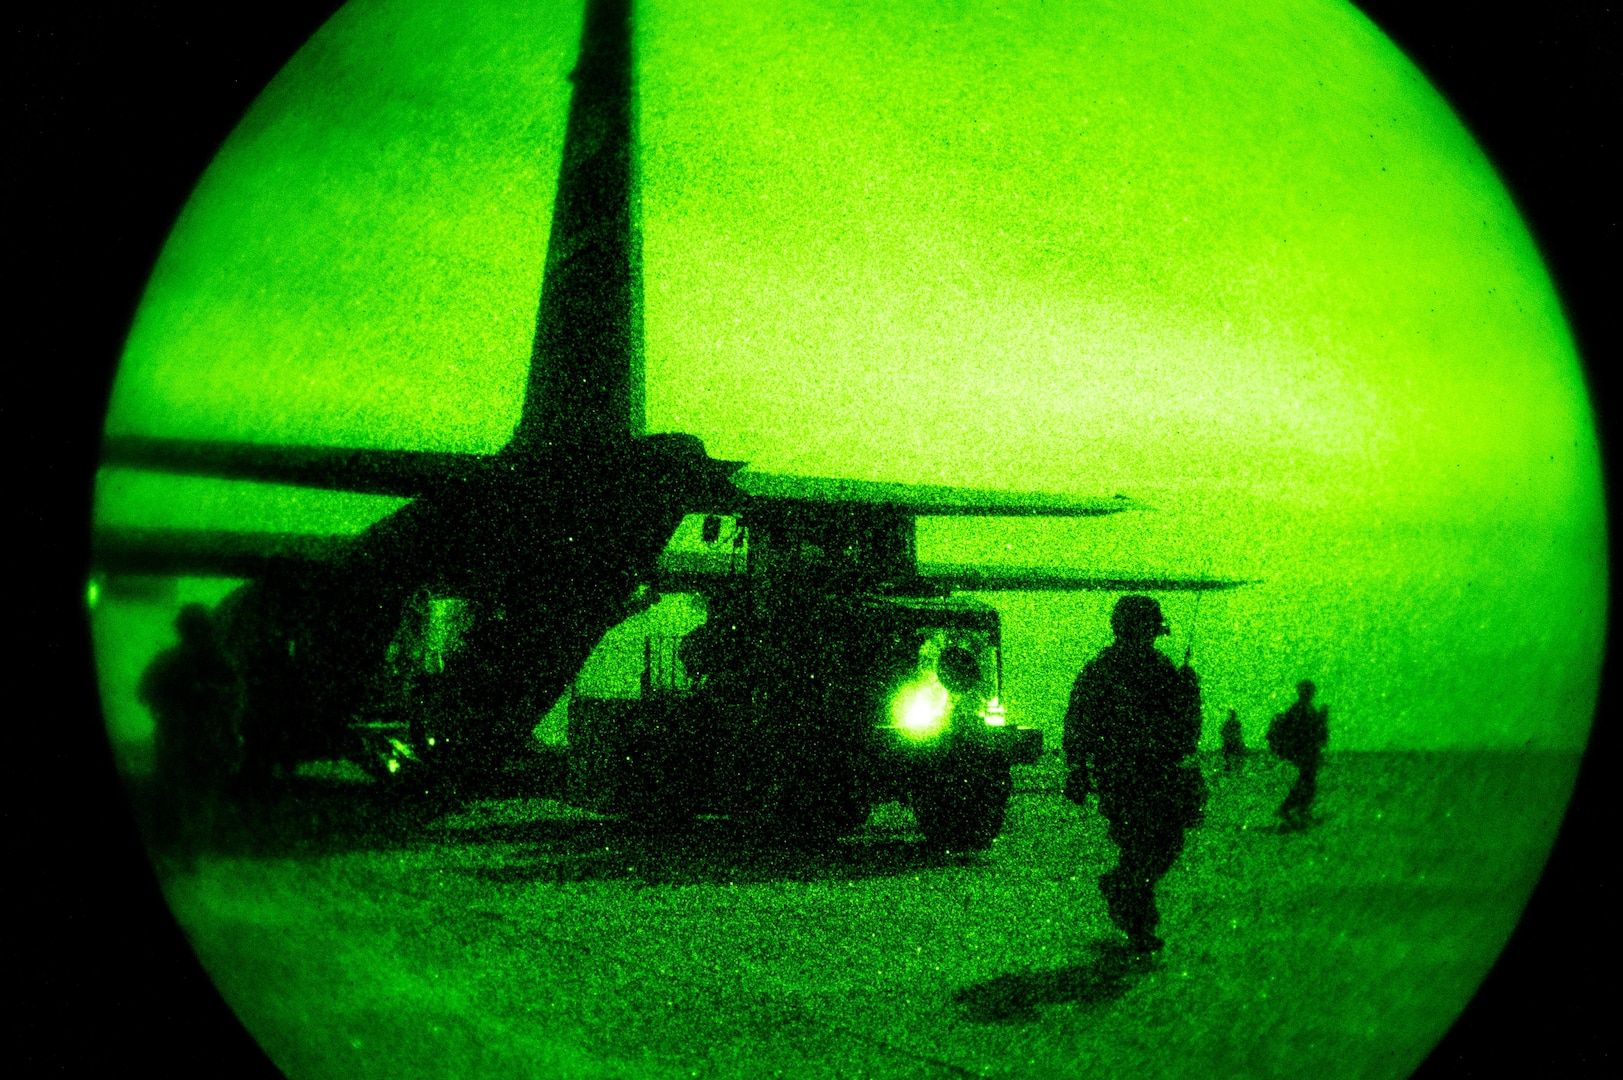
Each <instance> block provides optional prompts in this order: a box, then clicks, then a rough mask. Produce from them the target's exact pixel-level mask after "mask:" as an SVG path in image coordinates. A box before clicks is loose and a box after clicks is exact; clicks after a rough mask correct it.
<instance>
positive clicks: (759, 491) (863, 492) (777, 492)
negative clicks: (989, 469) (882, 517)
mask: <svg viewBox="0 0 1623 1080" xmlns="http://www.w3.org/2000/svg"><path fill="white" fill-rule="evenodd" d="M733 484H734V485H735V486H736V487H738V488H739V489H740V490H741V491H743V492H744V493H745V494H746V495H748V496H749V497H750V498H754V499H784V500H793V501H799V502H826V503H866V504H869V505H872V506H886V507H891V508H893V509H896V510H900V511H901V512H903V513H907V514H917V515H925V516H929V515H962V516H967V517H1038V516H1042V517H1098V516H1100V515H1103V514H1115V513H1120V512H1121V511H1123V510H1141V509H1143V508H1144V507H1143V506H1142V504H1140V503H1136V502H1134V501H1133V500H1132V499H1129V498H1128V497H1127V496H1125V495H1113V496H1111V497H1109V498H1103V499H1101V498H1085V497H1081V496H1076V495H1051V494H1047V493H1044V492H1037V491H998V490H994V489H991V488H960V487H945V486H942V485H938V484H888V483H878V482H875V481H871V480H835V479H830V478H828V477H821V476H783V475H779V474H775V473H763V472H755V471H753V470H750V469H745V470H743V471H741V472H737V473H734V474H733Z"/></svg>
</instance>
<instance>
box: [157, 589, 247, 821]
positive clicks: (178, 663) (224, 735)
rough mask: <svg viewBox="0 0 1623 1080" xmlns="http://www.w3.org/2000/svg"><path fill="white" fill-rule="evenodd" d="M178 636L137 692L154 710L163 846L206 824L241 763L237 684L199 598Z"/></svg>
mask: <svg viewBox="0 0 1623 1080" xmlns="http://www.w3.org/2000/svg"><path fill="white" fill-rule="evenodd" d="M175 630H176V632H177V634H178V635H179V637H180V640H179V642H178V643H177V644H176V645H174V646H173V647H171V648H169V649H166V650H164V651H163V652H161V653H159V654H158V656H157V657H156V658H155V659H154V660H153V662H152V663H151V664H150V665H149V666H148V667H147V669H146V671H145V673H144V674H143V675H142V676H141V682H140V685H139V687H138V688H137V695H138V696H139V698H140V700H141V703H142V704H143V705H145V706H146V707H147V708H148V709H150V710H151V711H152V719H153V725H154V726H153V734H152V749H153V758H154V775H153V780H154V784H155V787H156V805H155V820H154V822H153V824H154V828H155V829H156V832H157V836H156V837H155V839H156V840H157V842H158V843H159V844H160V845H169V844H173V843H175V842H177V841H182V840H184V839H185V838H187V837H192V836H195V835H196V834H197V833H198V832H199V831H200V830H203V829H205V828H206V822H205V820H204V818H205V816H206V815H207V813H208V812H209V810H210V807H211V804H212V800H213V799H214V798H215V797H217V796H218V795H219V794H220V793H221V791H222V789H223V788H224V787H225V786H226V784H227V783H228V782H229V781H230V780H231V779H232V778H233V777H234V775H235V774H236V771H237V769H238V768H239V767H240V766H241V763H242V736H241V732H240V729H239V721H240V716H241V697H242V691H241V686H240V683H239V680H238V679H237V674H236V672H235V670H233V669H232V667H231V664H230V662H229V661H228V660H227V659H226V656H225V654H224V653H223V652H222V651H221V649H220V647H219V645H218V643H217V642H216V641H215V637H214V626H213V621H212V619H211V618H210V617H209V613H208V609H206V608H205V607H203V605H202V604H187V605H186V606H185V607H183V608H181V609H180V614H179V615H178V616H177V617H176V618H175Z"/></svg>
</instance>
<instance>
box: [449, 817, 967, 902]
mask: <svg viewBox="0 0 1623 1080" xmlns="http://www.w3.org/2000/svg"><path fill="white" fill-rule="evenodd" d="M446 840H447V841H448V842H450V843H455V844H461V845H470V846H478V845H490V844H499V845H503V846H516V847H518V848H519V849H520V850H518V851H516V852H515V851H511V850H509V851H508V852H507V853H506V854H505V855H504V857H503V858H502V860H501V862H500V864H499V865H490V866H463V867H457V868H455V869H454V871H453V872H457V873H463V874H468V875H471V876H474V877H477V878H479V879H481V880H484V881H489V882H492V883H494V884H502V885H512V884H526V883H531V882H543V883H547V882H550V883H557V884H561V883H567V882H585V881H608V880H634V881H636V882H637V883H639V884H641V885H697V884H729V883H736V884H740V885H742V884H749V883H755V882H765V881H803V882H811V881H828V880H839V881H855V880H859V879H866V878H874V877H892V876H897V875H900V874H907V873H913V872H916V871H919V870H923V869H933V868H937V867H942V866H973V865H977V864H979V863H980V862H983V861H984V859H985V856H984V855H980V854H975V853H968V854H955V853H950V852H945V851H941V850H940V849H935V848H931V847H929V846H928V845H926V844H925V843H923V842H922V841H920V840H918V839H915V838H911V837H909V836H908V835H906V834H904V833H900V832H895V831H892V832H884V831H877V830H871V829H864V830H861V831H860V832H859V833H857V834H856V835H853V836H850V837H846V838H843V839H839V840H825V841H822V842H811V841H805V840H801V841H800V842H789V841H785V840H783V839H781V838H779V839H776V840H774V839H773V838H771V837H767V836H762V835H760V834H758V833H756V832H754V831H753V830H751V829H748V828H746V827H743V826H741V825H738V824H736V823H734V822H732V821H730V820H728V819H726V818H720V817H717V818H706V819H700V820H699V821H696V822H694V823H692V824H691V825H690V826H689V827H687V828H685V829H682V830H681V831H677V832H670V831H659V830H654V829H650V828H648V827H647V826H645V825H641V824H639V823H637V822H632V821H622V820H615V819H601V820H595V821H555V820H540V821H532V822H524V823H517V824H504V825H495V826H483V827H475V828H468V829H457V830H449V831H448V832H447V833H446Z"/></svg>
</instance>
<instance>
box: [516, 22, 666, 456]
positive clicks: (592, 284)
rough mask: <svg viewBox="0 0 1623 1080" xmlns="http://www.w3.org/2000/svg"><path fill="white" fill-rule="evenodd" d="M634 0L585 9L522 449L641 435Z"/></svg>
mask: <svg viewBox="0 0 1623 1080" xmlns="http://www.w3.org/2000/svg"><path fill="white" fill-rule="evenodd" d="M631 14H632V0H588V2H587V4H586V14H585V19H584V22H583V25H582V29H581V45H580V57H579V60H578V61H577V62H576V65H575V70H574V72H573V73H572V74H571V75H570V80H571V81H572V82H573V83H574V86H575V88H574V93H573V94H572V95H571V98H570V103H569V121H568V127H567V129H566V132H565V136H564V148H563V162H562V165H561V166H560V168H559V174H558V192H557V199H556V202H555V203H554V206H553V215H552V232H551V236H550V238H549V240H548V242H547V263H546V273H545V278H544V279H543V282H542V286H541V305H540V311H539V313H538V314H537V318H536V332H535V345H534V348H533V350H532V353H531V358H530V374H529V383H528V385H527V387H526V389H525V394H524V411H523V413H522V415H521V416H520V418H519V423H518V428H517V430H516V431H515V432H514V438H513V445H514V447H515V448H517V449H531V448H538V447H540V446H554V447H568V446H573V445H580V444H582V443H586V444H602V443H618V442H623V441H624V440H626V439H628V438H634V437H637V436H641V435H642V434H644V431H645V427H646V421H645V418H644V406H643V331H642V236H641V232H640V230H639V225H638V216H639V215H638V206H639V198H638V190H637V161H636V148H637V147H636V143H637V140H636V88H635V84H634V76H633V61H632V52H631Z"/></svg>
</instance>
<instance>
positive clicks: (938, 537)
mask: <svg viewBox="0 0 1623 1080" xmlns="http://www.w3.org/2000/svg"><path fill="white" fill-rule="evenodd" d="M1242 6H1243V7H1244V8H1245V9H1246V10H1244V11H1241V10H1238V9H1239V8H1241V7H1242ZM639 12H640V23H639V30H638V37H637V49H638V52H639V67H638V79H639V88H640V94H641V124H642V130H641V158H640V160H641V169H642V193H643V206H642V224H643V231H644V241H645V282H646V290H647V295H646V320H647V376H648V378H647V387H648V420H649V427H650V429H651V430H685V431H691V432H694V433H695V434H698V435H700V436H701V437H703V438H704V439H705V440H706V443H707V445H708V447H709V448H710V450H711V452H712V453H714V454H716V455H718V456H724V457H730V458H743V459H748V460H750V461H751V462H752V463H754V464H755V465H756V467H758V468H763V469H768V470H774V471H788V472H800V473H806V474H814V475H833V476H849V477H857V478H862V479H873V480H901V481H927V482H942V483H957V484H972V485H976V486H996V487H1007V488H1024V489H1046V490H1055V491H1065V492H1074V493H1077V494H1110V493H1112V492H1115V491H1124V492H1127V493H1128V494H1131V495H1135V496H1138V497H1140V498H1143V499H1144V500H1145V501H1148V502H1150V503H1152V504H1153V505H1155V506H1156V507H1157V509H1156V510H1155V511H1153V512H1150V513H1145V514H1138V515H1131V517H1132V518H1133V520H1131V521H1129V520H1126V518H1127V517H1128V516H1127V515H1124V516H1123V518H1122V519H1120V520H1113V521H1109V522H1097V521H1093V522H1083V523H1070V524H1064V523H1062V524H1053V523H1049V524H1044V525H1032V524H1021V525H989V524H986V523H970V524H967V525H965V524H953V525H950V526H946V525H927V526H926V528H925V529H924V536H923V541H924V544H925V548H926V550H927V551H931V552H936V553H938V557H942V558H963V559H971V558H972V559H979V560H994V559H1004V560H1008V561H1013V562H1043V563H1048V564H1055V565H1067V566H1075V567H1081V568H1090V569H1100V570H1110V571H1123V572H1127V571H1134V570H1160V571H1170V572H1184V573H1213V574H1232V575H1237V576H1247V577H1254V578H1260V579H1263V584H1261V585H1258V586H1252V587H1249V588H1248V589H1247V590H1242V591H1241V592H1238V593H1233V594H1228V595H1226V596H1223V597H1217V598H1209V599H1208V600H1207V601H1205V602H1204V603H1205V604H1206V605H1208V607H1207V608H1206V609H1204V610H1202V612H1201V615H1200V620H1201V622H1200V626H1199V631H1198V633H1199V637H1198V639H1197V645H1196V650H1197V652H1196V659H1197V666H1201V667H1202V668H1203V671H1204V672H1205V673H1206V679H1207V682H1206V686H1207V696H1208V703H1209V706H1210V707H1211V708H1215V707H1217V706H1219V705H1222V706H1225V707H1226V706H1227V705H1231V704H1232V705H1234V706H1235V707H1238V708H1240V709H1241V712H1242V716H1243V717H1244V718H1245V719H1246V722H1247V725H1248V729H1251V728H1260V726H1261V725H1262V724H1265V723H1266V716H1267V715H1268V714H1269V713H1271V712H1272V711H1273V710H1274V709H1277V708H1279V707H1282V706H1283V704H1284V696H1285V695H1288V692H1289V686H1290V684H1292V683H1294V681H1295V679H1296V678H1299V677H1301V675H1302V674H1313V675H1314V676H1315V677H1316V678H1318V679H1319V681H1320V682H1321V684H1322V685H1323V686H1324V687H1325V692H1326V699H1327V700H1329V701H1331V703H1332V708H1333V710H1335V711H1334V712H1333V714H1332V715H1333V717H1339V718H1340V722H1341V725H1342V726H1341V727H1340V729H1339V734H1338V736H1337V738H1338V739H1341V740H1342V741H1341V742H1340V743H1338V744H1339V745H1458V744H1460V743H1472V744H1482V743H1486V744H1490V745H1522V744H1524V743H1526V742H1527V741H1529V740H1531V741H1532V742H1534V743H1535V744H1539V745H1555V746H1578V745H1581V744H1582V741H1583V738H1584V735H1585V732H1586V731H1587V726H1588V722H1589V716H1590V713H1591V711H1592V706H1593V698H1594V692H1595V678H1596V672H1597V669H1598V663H1599V656H1600V650H1601V642H1602V634H1603V629H1604V620H1605V604H1604V596H1605V590H1606V582H1607V576H1606V575H1607V571H1606V566H1605V561H1604V551H1605V540H1604V519H1603V508H1602V496H1601V487H1600V479H1599V464H1598V453H1597V448H1596V443H1595V436H1594V430H1593V423H1592V419H1591V417H1590V413H1589V409H1588V405H1587V401H1586V398H1585V391H1584V386H1583V381H1582V376H1581V373H1580V369H1579V367H1578V364H1577V359H1576V356H1575V354H1574V352H1573V344H1572V340H1571V337H1570V334H1569V332H1568V330H1567V328H1566V326H1565V323H1564V321H1563V318H1562V314H1561V311H1560V306H1559V302H1558V300H1557V298H1556V296H1555V293H1554V290H1553V288H1552V286H1551V283H1550V281H1549V279H1548V277H1547V275H1546V273H1545V272H1544V270H1543V268H1542V266H1541V264H1540V261H1539V258H1538V254H1537V251H1536V249H1535V248H1534V245H1533V243H1532V240H1531V238H1530V237H1529V235H1528V233H1527V231H1526V228H1525V227H1524V226H1523V225H1522V223H1521V221H1520V219H1519V217H1518V216H1517V214H1516V212H1515V208H1514V206H1513V204H1512V202H1511V200H1510V198H1509V196H1508V195H1507V193H1506V192H1505V190H1504V188H1503V187H1502V185H1501V184H1500V183H1499V181H1498V179H1497V178H1496V177H1495V175H1494V173H1493V170H1492V168H1491V166H1490V165H1489V164H1488V163H1487V162H1486V160H1485V159H1484V157H1483V156H1482V154H1481V152H1480V150H1479V149H1478V148H1477V147H1476V146H1475V144H1474V143H1473V142H1472V141H1471V139H1470V137H1469V135H1468V134H1467V133H1466V132H1465V131H1464V129H1463V128H1462V127H1461V126H1460V124H1459V122H1458V120H1457V119H1456V118H1455V117H1454V116H1453V114H1452V113H1451V112H1450V110H1449V109H1448V107H1447V105H1446V104H1445V103H1444V102H1443V101H1442V99H1441V98H1440V97H1439V96H1438V95H1437V94H1436V92H1435V91H1434V90H1432V89H1431V88H1430V86H1429V85H1428V84H1427V83H1426V82H1425V80H1424V79H1423V77H1422V76H1421V75H1420V74H1419V73H1418V72H1417V71H1416V70H1415V69H1414V68H1413V67H1412V66H1411V65H1410V64H1409V63H1408V62H1407V61H1406V60H1405V59H1404V58H1403V57H1402V56H1401V55H1400V54H1399V52H1398V51H1397V50H1396V48H1395V47H1394V46H1393V45H1392V44H1391V43H1390V42H1389V41H1388V40H1386V39H1385V38H1384V37H1383V36H1382V35H1381V34H1380V33H1379V32H1378V31H1377V30H1376V29H1374V28H1373V27H1372V26H1371V25H1370V24H1369V23H1368V22H1367V20H1365V19H1364V18H1363V17H1362V16H1361V15H1360V14H1358V13H1357V12H1356V11H1355V10H1354V9H1353V8H1352V7H1351V6H1349V5H1347V4H1345V3H1331V2H1323V0H1280V2H1269V3H1256V4H1249V5H1235V4H1231V3H1201V2H1188V0H1179V2H1176V3H1173V2H1170V0H1149V2H1135V3H1127V2H1117V3H1088V4H1054V3H1049V4H1038V3H1018V2H1017V3H1002V4H998V5H996V6H992V5H986V6H980V5H969V4H952V3H924V2H903V3H888V4H880V5H874V4H854V3H853V4H835V3H825V4H817V3H809V2H800V0H785V2H780V3H774V4H752V3H733V2H717V0H706V2H703V3H700V2H696V0H695V2H681V0H647V2H644V3H642V4H640V5H639ZM579 20H580V13H579V11H578V9H577V6H576V5H574V4H561V5H560V4H529V5H525V4H514V3H486V4H461V5H457V6H455V7H454V9H452V10H448V11H442V10H438V9H437V6H436V5H431V4H428V3H424V2H418V0H401V2H360V0H357V2H355V3H351V4H350V5H349V6H348V7H346V8H345V9H344V10H343V11H341V12H340V13H339V15H338V16H337V17H336V18H335V19H334V20H333V21H332V22H331V23H329V24H328V25H327V26H326V27H325V28H323V30H322V31H321V32H320V33H318V34H317V35H316V37H315V38H314V39H313V40H312V41H311V43H310V44H309V45H308V46H306V48H305V49H304V50H302V51H301V52H300V53H299V55H298V56H297V57H295V59H294V60H293V61H292V62H291V63H290V64H289V65H288V67H287V68H286V69H285V70H284V71H283V72H282V73H281V74H280V75H279V76H278V77H277V79H276V80H275V81H274V82H273V83H272V85H271V87H270V88H269V89H268V90H267V91H266V92H265V93H264V94H263V95H262V96H261V97H260V99H259V100H258V102H256V104H255V105H254V107H253V108H252V110H250V112H249V114H248V116H247V117H246V118H245V120H244V121H243V123H242V124H241V126H240V127H239V128H238V129H237V131H236V132H235V133H234V134H233V135H232V136H231V138H230V139H229V140H228V141H227V143H226V145H225V146H224V148H223V149H222V151H221V153H220V155H219V156H218V158H217V159H216V160H215V162H214V163H213V165H212V166H211V167H210V169H209V170H208V172H207V173H206V174H205V176H204V177H203V179H202V181H201V182H200V183H199V186H198V188H197V190H196V192H195V193H194V195H193V197H192V199H191V201H190V202H189V204H188V205H187V207H186V209H185V211H184V212H183V213H182V216H181V218H180V220H179V222H178V223H177V225H176V228H175V230H174V232H173V234H172V235H171V237H170V240H169V242H168V244H167V245H166V247H165V248H164V251H163V253H162V256H161V257H160V260H159V262H158V265H157V267H156V269H155V271H154V274H153V278H152V281H151V283H150V285H149V287H148V291H147V294H146V296H145V298H144V300H143V303H142V304H141V307H140V309H139V311H138V313H137V317H136V320H135V323H134V326H133V328H132V330H131V334H130V337H129V341H128V345H127V347H126V352H125V356H124V362H123V366H122V368H121V370H120V374H119V377H118V380H117V383H116V385H115V389H114V396H113V405H112V409H111V412H110V415H109V419H108V427H109V430H110V431H114V432H121V433H122V432H141V433H149V434H168V435H185V436H190V437H198V436H204V437H218V438H232V439H252V440H257V441H267V442H301V441H308V442H316V443H324V444H341V445H359V446H391V447H393V446H399V447H427V448H455V449H477V450H494V449H495V448H497V447H498V446H500V445H501V444H502V443H503V442H504V441H505V439H506V438H507V436H508V434H509V432H510V431H511V429H512V427H513V424H514V423H515V421H516V420H517V414H518V409H519V404H520V400H521V397H522V390H523V380H524V376H525V371H524V365H525V363H526V362H527V357H528V354H529V345H530V338H531V335H532V334H533V331H534V320H535V311H536V301H537V298H538V296H539V291H540V280H541V271H542V266H543V263H544V258H545V250H546V238H547V228H548V222H549V217H550V212H551V200H552V196H553V189H554V185H555V182H556V175H557V168H558V158H559V153H560V148H561V139H562V131H563V123H564V116H565V112H566V110H567V105H568V90H569V86H568V83H567V82H566V81H565V75H566V73H567V71H568V70H569V68H570V66H571V64H572V62H573V59H574V51H575V44H576V40H577V38H578V33H579ZM99 490H100V495H99V499H98V512H99V514H100V515H101V517H102V519H103V520H109V521H111V520H117V521H124V522H130V523H135V522H140V523H148V524H157V523H175V524H209V523H215V524H221V523H226V522H230V523H235V524H238V525H241V524H243V523H247V524H249V525H254V526H257V527H265V528H288V527H303V528H310V529H333V528H356V527H360V526H361V525H363V524H364V523H365V522H366V521H368V520H371V519H372V518H373V517H375V516H376V515H377V514H378V513H380V512H384V510H385V509H386V507H387V506H388V505H392V504H386V503H382V502H378V501H373V500H364V499H359V498H358V497H351V498H349V499H348V500H347V501H346V500H343V499H341V498H340V497H333V496H321V495H310V494H309V493H305V494H303V495H300V496H298V497H297V498H296V499H295V498H293V497H292V496H291V495H290V494H289V493H288V492H286V490H285V489H283V490H280V491H278V490H272V489H262V488H256V487H254V486H252V485H223V484H221V485H210V484H205V483H203V482H200V481H184V482H182V481H176V480H172V479H165V478H154V477H142V476H140V475H137V474H129V473H120V474H111V473H109V474H104V476H103V478H102V483H101V485H100V489H99ZM996 599H997V600H998V603H999V605H1000V607H1001V608H1002V609H1003V610H1004V614H1005V619H1006V623H1007V629H1008V639H1009V642H1010V644H1009V649H1010V654H1011V655H1010V666H1011V675H1010V682H1011V687H1010V697H1011V705H1013V706H1016V707H1023V708H1025V709H1026V713H1027V715H1026V717H1025V719H1026V721H1027V722H1036V723H1040V724H1042V725H1044V726H1046V727H1050V728H1052V729H1054V730H1056V731H1057V727H1056V725H1057V722H1058V717H1057V715H1054V713H1055V710H1056V709H1057V708H1059V707H1061V704H1062V701H1063V693H1064V689H1065V686H1066V685H1067V684H1068V682H1069V679H1070V677H1071V676H1072V675H1073V674H1074V672H1075V668H1076V665H1077V664H1079V663H1080V662H1081V661H1082V660H1084V659H1085V658H1086V656H1087V655H1088V654H1089V653H1090V652H1091V651H1092V650H1093V649H1096V648H1097V647H1098V646H1099V645H1100V644H1102V643H1103V640H1104V631H1103V627H1102V619H1103V617H1104V612H1105V611H1106V610H1107V609H1108V604H1109V603H1110V601H1111V599H1112V598H1110V597H1107V596H1087V597H1073V598H1057V599H1056V598H1035V597H1030V596H1027V597H1002V598H996ZM1192 604H1193V601H1192V600H1190V599H1189V598H1187V597H1179V598H1175V599H1173V600H1171V601H1170V602H1169V610H1170V611H1172V612H1173V614H1174V623H1175V624H1179V625H1175V631H1176V633H1175V637H1176V638H1177V639H1178V640H1177V641H1176V642H1175V643H1174V646H1173V647H1174V648H1177V649H1180V650H1181V647H1182V634H1183V633H1184V631H1185V630H1186V629H1187V623H1188V620H1189V618H1190V617H1191V616H1193V615H1194V609H1193V607H1192ZM136 637H141V636H140V635H136ZM99 639H100V640H101V641H102V642H103V652H104V655H106V654H107V650H108V649H109V648H113V647H114V646H113V645H110V644H109V642H114V641H116V640H117V639H119V633H118V632H116V631H112V630H109V629H108V628H107V627H105V626H104V627H102V629H101V630H99ZM152 647H153V643H152V641H151V639H150V637H141V644H140V646H139V648H140V649H141V650H146V651H147V652H150V649H151V648H152ZM127 648H128V649H130V650H135V649H136V648H137V646H136V641H135V637H130V638H129V641H128V643H127ZM125 666H126V667H128V666H131V665H130V663H126V665H125ZM1485 693H1487V694H1491V695H1493V698H1492V700H1495V701H1496V702H1498V703H1499V707H1497V708H1496V709H1495V710H1493V711H1492V712H1491V714H1490V715H1486V716H1484V712H1483V710H1482V709H1481V708H1480V701H1481V700H1482V695H1483V694H1485ZM1208 711H1209V713H1210V708H1209V710H1208ZM1333 722H1334V721H1333ZM1333 745H1337V744H1333Z"/></svg>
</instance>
